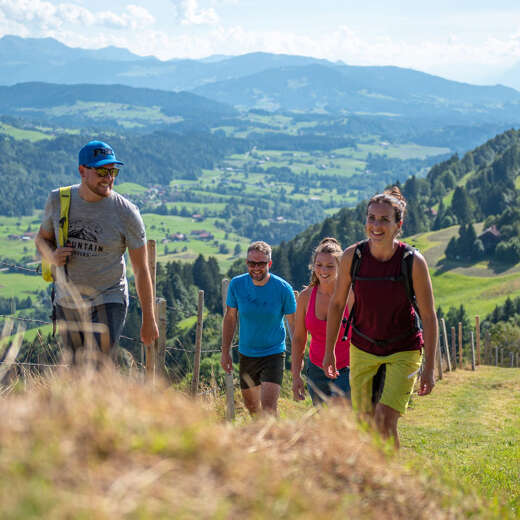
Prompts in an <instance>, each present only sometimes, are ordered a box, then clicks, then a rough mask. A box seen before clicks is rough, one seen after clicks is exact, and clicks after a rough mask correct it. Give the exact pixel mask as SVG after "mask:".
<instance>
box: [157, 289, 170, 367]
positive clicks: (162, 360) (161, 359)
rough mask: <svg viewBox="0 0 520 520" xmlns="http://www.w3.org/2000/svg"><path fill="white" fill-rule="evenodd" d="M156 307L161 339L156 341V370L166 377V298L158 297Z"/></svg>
mask: <svg viewBox="0 0 520 520" xmlns="http://www.w3.org/2000/svg"><path fill="white" fill-rule="evenodd" d="M155 308H156V314H155V316H156V319H157V327H159V339H157V340H156V342H155V347H156V353H155V354H156V355H155V371H156V373H158V374H161V375H162V376H164V377H166V325H167V319H166V300H165V299H164V298H157V304H156V306H155Z"/></svg>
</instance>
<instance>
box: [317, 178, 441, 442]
mask: <svg viewBox="0 0 520 520" xmlns="http://www.w3.org/2000/svg"><path fill="white" fill-rule="evenodd" d="M405 209H406V201H405V199H404V197H403V195H402V194H401V191H400V190H399V188H398V187H397V186H394V187H393V188H392V189H390V190H386V191H385V192H383V193H380V194H378V195H375V196H374V197H372V198H371V199H370V201H369V202H368V206H367V217H366V224H365V231H366V234H367V238H368V240H366V241H365V242H364V243H362V244H361V243H360V244H353V245H352V246H350V247H348V248H347V249H346V250H345V252H344V253H343V256H342V258H341V264H340V270H339V273H338V278H337V281H336V286H335V289H334V295H333V296H332V297H331V301H330V305H329V311H328V313H327V340H326V351H325V356H324V359H323V370H324V373H325V375H327V376H328V377H330V378H331V379H334V378H335V377H336V373H337V361H336V359H335V358H336V356H335V353H334V345H335V343H336V340H337V338H338V336H341V334H342V332H341V330H340V327H341V321H342V315H343V309H344V306H345V303H346V301H347V296H348V295H349V292H354V295H355V304H354V307H353V308H352V343H351V346H350V384H351V396H352V407H353V409H354V411H355V412H356V413H358V415H360V416H361V417H363V418H364V419H372V420H373V422H374V424H375V427H376V428H377V429H378V430H379V431H380V433H381V434H382V435H383V436H384V437H388V438H393V439H394V442H395V445H396V447H399V435H398V431H397V422H398V420H399V417H400V416H401V415H402V414H403V413H404V412H405V410H406V407H407V406H408V401H409V397H410V395H411V393H412V391H413V387H414V383H415V380H416V378H417V375H418V373H419V372H420V370H421V351H423V352H424V357H425V360H424V364H423V367H422V372H421V375H420V383H419V390H418V394H419V395H420V396H423V395H427V394H429V393H430V392H431V391H432V389H433V386H434V384H435V383H434V378H433V369H434V360H435V348H436V346H437V341H438V328H437V317H436V315H435V304H434V299H433V291H432V284H431V279H430V275H429V272H428V266H427V264H426V261H425V259H424V257H423V256H422V255H421V254H420V253H419V252H417V251H415V250H414V249H413V248H410V247H409V246H407V245H406V244H404V243H403V242H400V241H399V239H398V237H399V235H400V233H401V229H402V226H403V219H404V214H405ZM405 254H406V256H405ZM407 258H408V259H409V260H406V259H407ZM405 260H406V261H405ZM411 288H413V290H411ZM351 289H353V291H352V290H351ZM416 310H417V311H418V313H419V315H420V317H421V321H422V331H421V330H420V328H419V327H418V324H417V323H416V321H415V316H416ZM382 366H384V367H385V368H386V376H385V383H384V386H383V390H382V394H381V398H380V400H379V402H378V403H377V404H376V405H375V406H374V404H373V403H372V400H371V396H372V383H373V378H374V376H375V374H376V373H377V372H378V370H379V368H380V367H382Z"/></svg>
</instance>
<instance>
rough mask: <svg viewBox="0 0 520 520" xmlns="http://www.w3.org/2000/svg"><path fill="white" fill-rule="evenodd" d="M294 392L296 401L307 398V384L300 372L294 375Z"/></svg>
mask: <svg viewBox="0 0 520 520" xmlns="http://www.w3.org/2000/svg"><path fill="white" fill-rule="evenodd" d="M292 393H293V399H294V400H295V401H303V400H304V399H305V384H304V382H303V379H302V378H301V376H300V375H299V374H298V375H295V376H294V375H293V383H292Z"/></svg>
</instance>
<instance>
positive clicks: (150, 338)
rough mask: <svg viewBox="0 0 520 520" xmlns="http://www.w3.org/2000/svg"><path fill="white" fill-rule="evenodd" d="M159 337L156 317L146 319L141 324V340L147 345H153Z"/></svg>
mask: <svg viewBox="0 0 520 520" xmlns="http://www.w3.org/2000/svg"><path fill="white" fill-rule="evenodd" d="M158 337H159V328H158V327H157V323H156V322H155V318H149V319H144V318H143V323H142V325H141V341H142V342H143V343H144V344H145V345H151V344H152V343H153V342H154V341H155V340H156V339H157V338H158Z"/></svg>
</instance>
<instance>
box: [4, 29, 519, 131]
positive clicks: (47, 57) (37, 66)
mask: <svg viewBox="0 0 520 520" xmlns="http://www.w3.org/2000/svg"><path fill="white" fill-rule="evenodd" d="M35 81H43V82H47V83H60V84H68V85H70V84H98V85H102V84H103V85H107V84H120V85H126V86H131V87H135V88H153V89H161V90H163V91H192V92H194V93H196V94H198V95H201V96H204V97H207V98H210V99H213V100H216V101H219V102H222V103H226V104H228V105H232V106H237V107H240V108H244V109H251V108H263V109H269V110H281V111H289V110H293V111H321V112H328V113H345V114H361V115H367V114H369V115H377V116H381V115H383V116H402V117H406V118H417V119H422V118H428V119H429V120H430V121H431V120H439V121H441V120H442V122H443V124H445V123H446V124H459V123H462V124H465V125H466V124H470V125H473V124H475V123H482V122H486V123H496V122H500V123H504V124H506V125H511V126H515V125H517V124H518V121H519V120H520V92H518V91H516V90H514V89H512V88H509V87H504V86H500V85H497V86H475V85H470V84H467V83H460V82H456V81H450V80H447V79H443V78H440V77H437V76H432V75H430V74H426V73H423V72H418V71H415V70H410V69H403V68H398V67H361V66H349V65H345V64H344V63H341V62H338V63H333V62H331V61H327V60H324V59H317V58H312V57H306V56H293V55H286V54H269V53H264V52H255V53H250V54H244V55H241V56H221V55H216V56H209V57H208V58H204V59H201V60H190V59H174V60H169V61H160V60H158V59H157V58H155V57H152V56H148V57H141V56H137V55H134V54H132V53H131V52H129V51H128V50H126V49H118V48H115V47H107V48H105V49H99V50H85V49H73V48H70V47H67V46H66V45H63V44H62V43H59V42H57V41H56V40H53V39H52V38H44V39H30V38H29V39H24V38H20V37H16V36H4V37H3V38H0V83H2V82H3V84H4V85H13V84H16V83H27V82H35Z"/></svg>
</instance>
